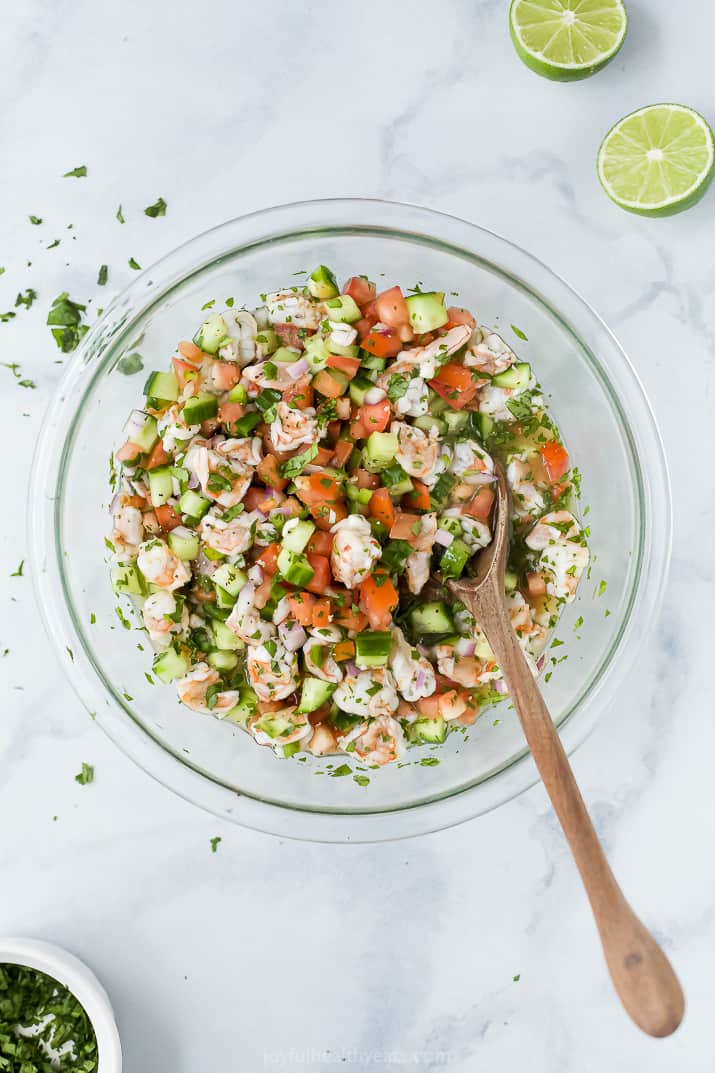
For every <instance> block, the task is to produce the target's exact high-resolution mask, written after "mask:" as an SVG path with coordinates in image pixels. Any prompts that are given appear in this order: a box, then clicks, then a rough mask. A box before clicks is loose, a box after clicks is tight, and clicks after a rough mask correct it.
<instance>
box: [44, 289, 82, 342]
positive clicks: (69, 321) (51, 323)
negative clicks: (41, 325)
mask: <svg viewBox="0 0 715 1073" xmlns="http://www.w3.org/2000/svg"><path fill="white" fill-rule="evenodd" d="M86 311H87V307H86V305H81V304H80V303H79V302H74V301H73V300H72V299H71V298H70V296H69V294H68V293H67V291H63V292H62V294H58V295H57V297H56V298H55V300H54V302H53V303H52V306H51V307H50V311H49V313H48V314H47V324H48V327H49V328H50V329H51V331H52V335H53V337H54V340H55V342H56V343H57V346H58V347H59V348H60V350H61V351H62V353H63V354H68V353H69V352H70V351H71V350H74V349H75V348H76V347H77V345H78V343H79V342H80V340H81V339H82V338H83V336H85V335H86V334H87V332H88V331H89V328H88V327H87V325H86V324H83V323H82V318H83V316H84V314H85V313H86Z"/></svg>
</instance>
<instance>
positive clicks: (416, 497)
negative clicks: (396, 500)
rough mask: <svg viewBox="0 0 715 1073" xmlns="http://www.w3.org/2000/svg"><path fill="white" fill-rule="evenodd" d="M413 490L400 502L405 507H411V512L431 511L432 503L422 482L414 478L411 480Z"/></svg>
mask: <svg viewBox="0 0 715 1073" xmlns="http://www.w3.org/2000/svg"><path fill="white" fill-rule="evenodd" d="M412 483H413V485H414V490H413V491H412V492H408V493H407V495H406V496H404V497H403V500H402V502H403V503H404V504H405V506H406V507H412V509H413V510H432V502H431V500H430V495H429V488H428V487H427V485H426V484H423V483H422V481H418V480H417V479H416V478H415V477H413V478H412Z"/></svg>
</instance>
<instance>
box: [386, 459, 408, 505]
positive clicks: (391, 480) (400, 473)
mask: <svg viewBox="0 0 715 1073" xmlns="http://www.w3.org/2000/svg"><path fill="white" fill-rule="evenodd" d="M380 479H381V480H382V483H383V484H384V486H385V488H387V489H388V491H389V493H390V495H391V496H393V498H396V499H398V498H399V497H400V496H404V495H407V493H408V492H412V491H413V489H414V487H415V486H414V484H413V483H412V481H411V479H410V477H409V475H408V474H407V473H405V471H404V469H403V468H402V466H401V465H400V463H399V462H393V463H392V465H391V466H387V468H386V469H383V470H382V471H381V473H380Z"/></svg>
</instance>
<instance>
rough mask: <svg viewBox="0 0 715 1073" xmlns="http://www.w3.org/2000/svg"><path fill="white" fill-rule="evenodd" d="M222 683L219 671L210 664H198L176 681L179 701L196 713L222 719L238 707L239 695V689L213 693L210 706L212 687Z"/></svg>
mask: <svg viewBox="0 0 715 1073" xmlns="http://www.w3.org/2000/svg"><path fill="white" fill-rule="evenodd" d="M220 681H221V678H220V676H219V674H218V671H215V670H214V669H213V667H209V665H208V663H197V664H196V666H195V667H194V668H193V669H192V670H190V671H189V673H188V674H187V675H184V677H183V678H177V679H176V691H177V693H178V694H179V700H180V701H181V703H182V704H185V705H186V706H187V708H191V710H192V711H194V712H203V713H204V714H205V715H208V714H211V715H216V716H218V717H219V718H221V716H223V715H226V714H227V712H230V711H231V709H232V708H235V707H236V705H237V704H238V697H239V694H238V690H237V689H225V690H221V691H220V692H218V693H213V695H212V696H211V697H210V700H211V703H210V704H209V697H208V696H207V693H208V690H209V688H210V687H211V686H216V685H218V684H219V683H220Z"/></svg>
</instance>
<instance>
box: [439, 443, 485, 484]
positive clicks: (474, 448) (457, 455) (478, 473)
mask: <svg viewBox="0 0 715 1073" xmlns="http://www.w3.org/2000/svg"><path fill="white" fill-rule="evenodd" d="M453 451H454V453H453V455H452V461H451V462H450V464H449V472H450V473H453V474H454V475H455V477H459V479H460V481H461V482H462V483H463V484H469V485H480V484H485V483H489V478H490V477H493V476H494V459H493V458H492V457H491V455H488V454H487V452H486V451H485V450H484V448H482V447H480V446H479V444H478V443H475V442H474V440H460V441H459V443H455V445H454V448H453Z"/></svg>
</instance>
